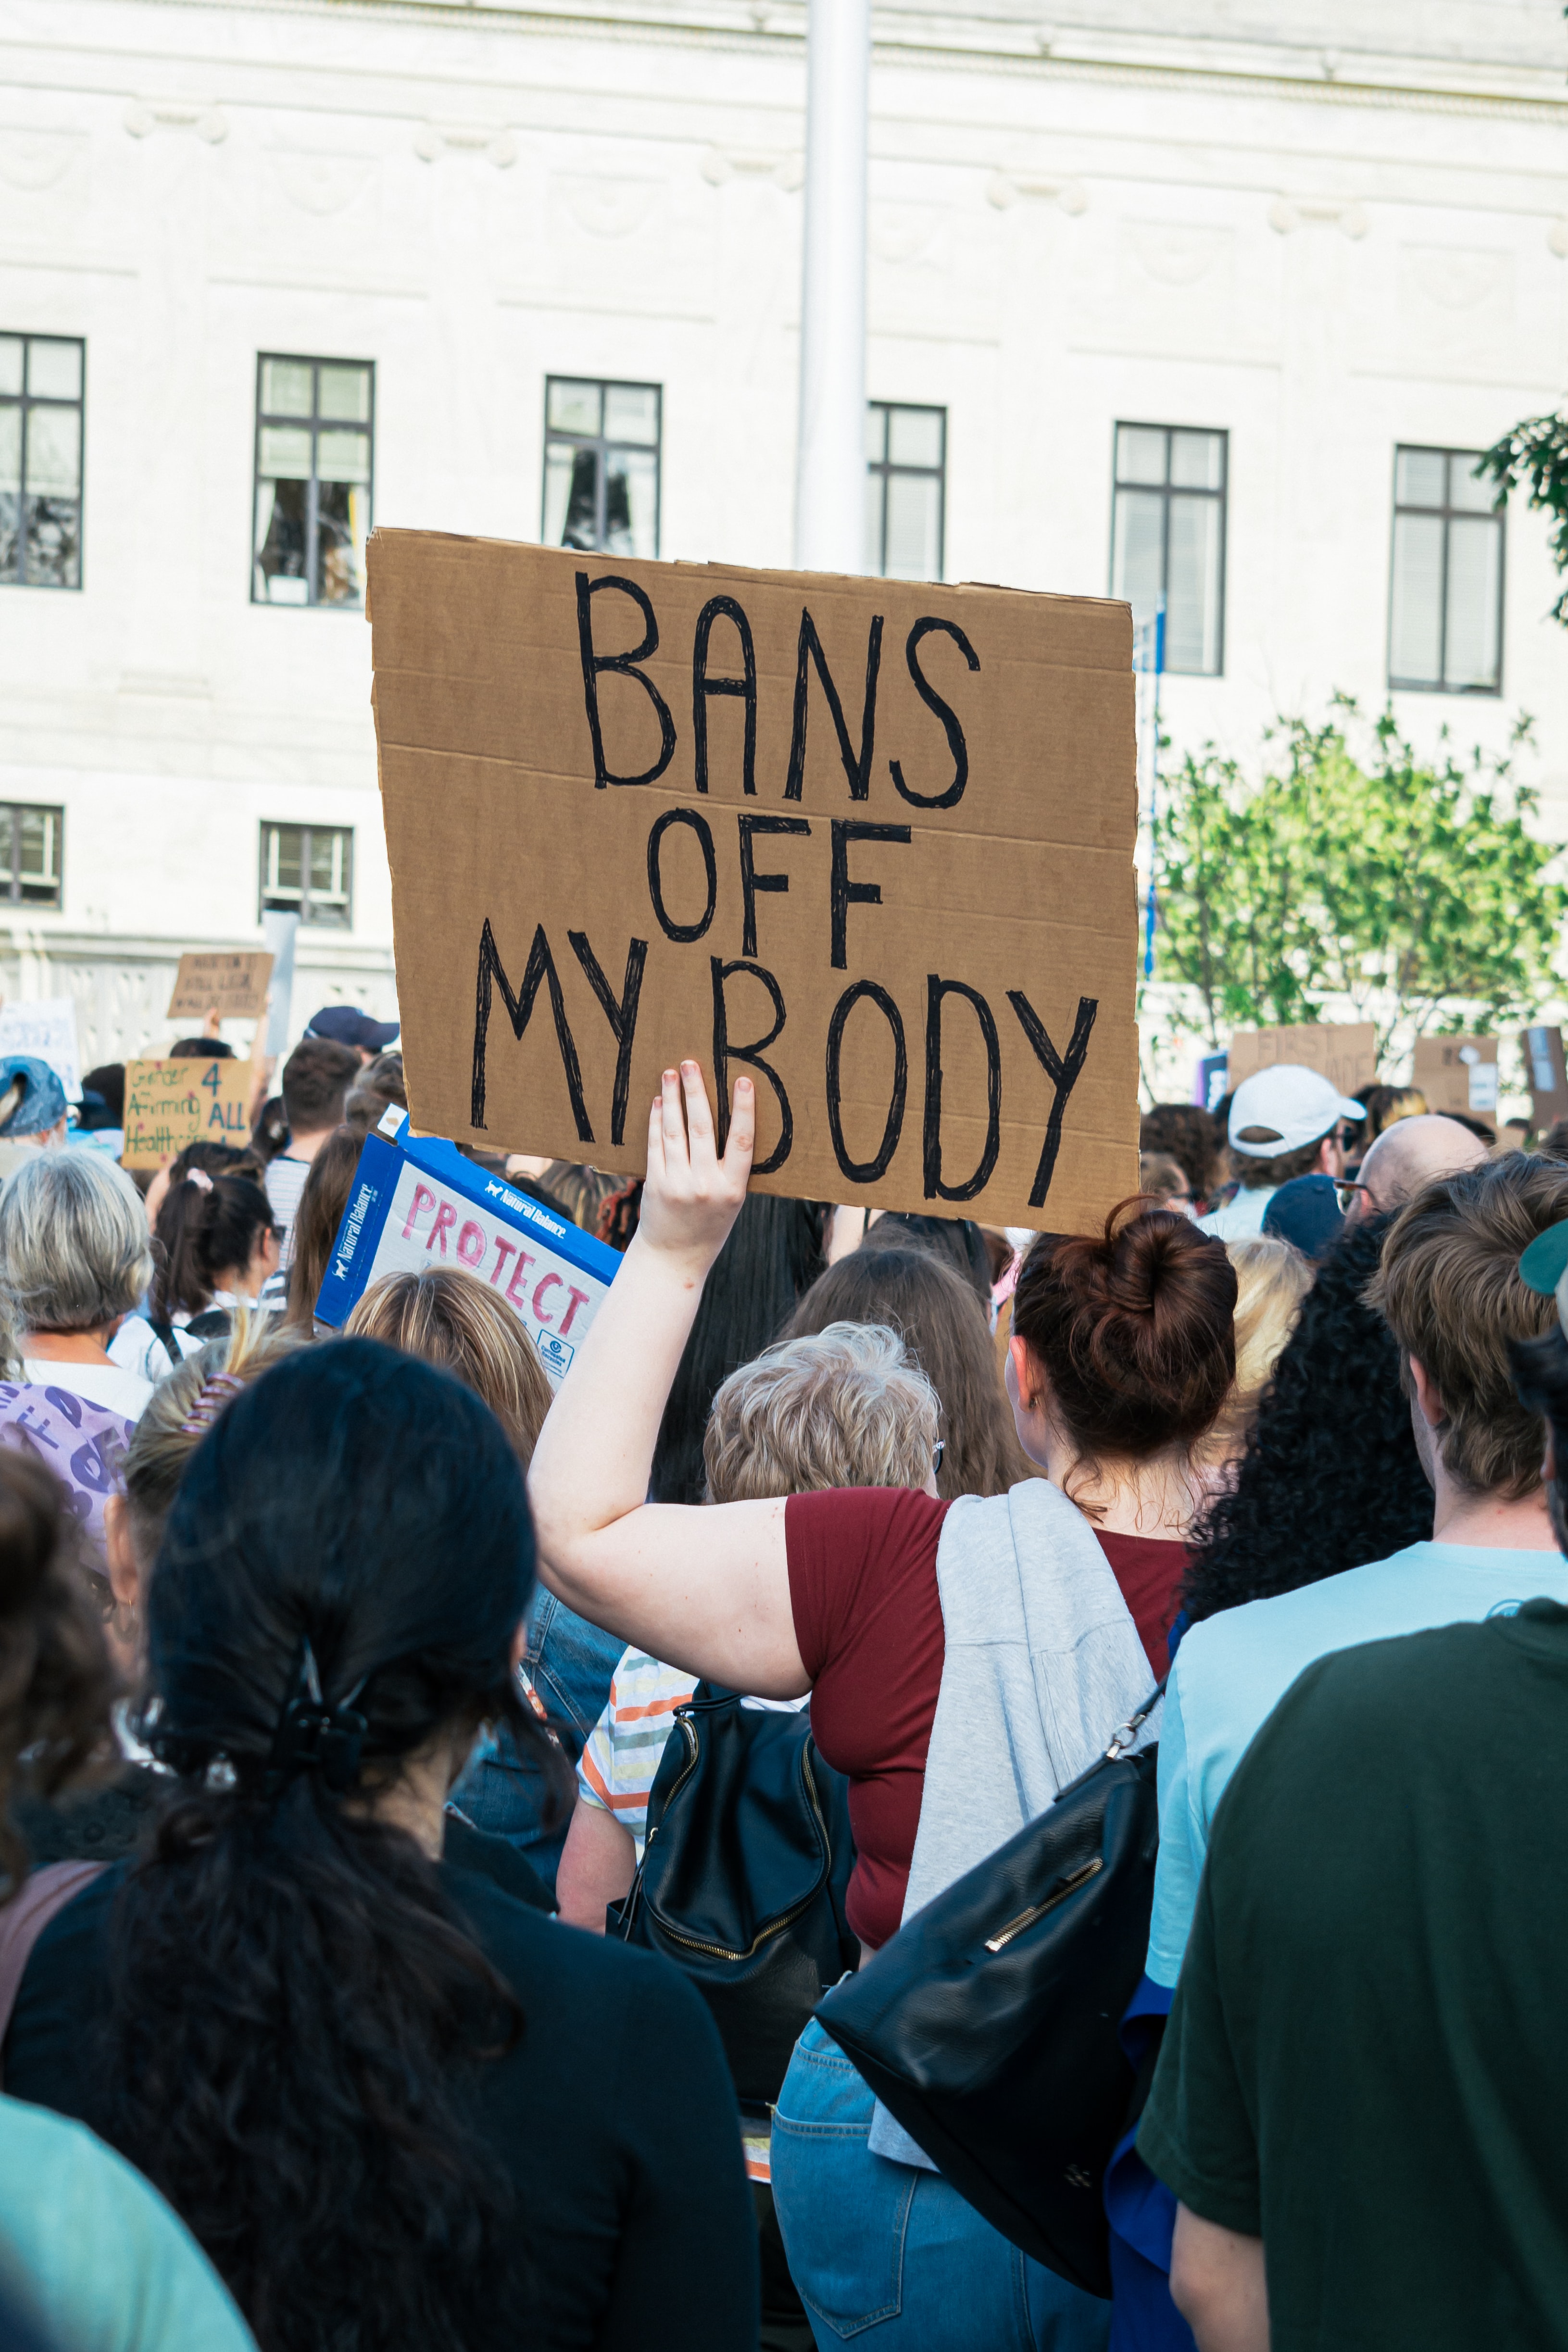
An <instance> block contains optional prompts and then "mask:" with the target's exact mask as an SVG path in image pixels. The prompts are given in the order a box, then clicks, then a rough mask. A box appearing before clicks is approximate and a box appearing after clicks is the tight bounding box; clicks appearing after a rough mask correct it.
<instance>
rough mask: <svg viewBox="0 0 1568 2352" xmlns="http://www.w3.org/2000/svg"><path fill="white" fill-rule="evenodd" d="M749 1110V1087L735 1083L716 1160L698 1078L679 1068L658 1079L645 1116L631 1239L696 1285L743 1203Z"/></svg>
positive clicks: (751, 1132)
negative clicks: (685, 1269) (643, 1170)
mask: <svg viewBox="0 0 1568 2352" xmlns="http://www.w3.org/2000/svg"><path fill="white" fill-rule="evenodd" d="M756 1110H757V1103H756V1091H755V1088H754V1087H753V1086H752V1080H751V1079H750V1078H746V1077H738V1078H737V1079H736V1080H735V1091H734V1097H733V1100H732V1103H731V1114H730V1133H729V1137H728V1139H727V1141H726V1144H725V1148H724V1152H723V1155H722V1157H721V1156H720V1153H719V1151H718V1149H717V1143H716V1139H715V1136H714V1129H713V1113H712V1109H711V1108H710V1104H709V1100H708V1090H707V1087H705V1085H704V1084H703V1079H702V1072H701V1070H700V1067H699V1066H698V1065H697V1063H695V1062H682V1064H681V1066H680V1068H679V1071H676V1070H666V1071H665V1073H664V1077H663V1082H662V1085H661V1087H660V1090H659V1094H658V1098H657V1100H656V1101H655V1102H654V1104H653V1107H652V1109H651V1110H650V1112H649V1114H648V1129H647V1179H646V1181H645V1182H644V1186H643V1198H642V1214H641V1219H640V1222H639V1223H638V1227H637V1234H638V1237H639V1239H642V1240H643V1241H644V1242H645V1243H646V1244H647V1247H648V1248H649V1249H653V1250H657V1251H658V1252H659V1253H660V1254H661V1255H669V1256H672V1257H683V1258H689V1259H690V1260H691V1261H692V1263H693V1265H694V1267H695V1268H696V1270H697V1272H698V1274H699V1277H700V1275H701V1274H702V1273H705V1272H706V1270H707V1268H708V1267H709V1266H710V1265H711V1264H712V1262H713V1260H714V1259H715V1258H716V1257H717V1256H718V1255H719V1252H720V1250H721V1248H722V1247H723V1245H724V1242H725V1239H726V1237H727V1236H728V1234H729V1231H730V1228H731V1225H732V1224H733V1223H734V1222H735V1219H736V1217H737V1216H738V1214H739V1213H740V1208H741V1203H742V1201H743V1200H744V1199H745V1197H746V1182H747V1179H748V1177H749V1176H750V1174H751V1170H752V1147H753V1144H754V1142H755V1138H756V1123H757V1120H756Z"/></svg>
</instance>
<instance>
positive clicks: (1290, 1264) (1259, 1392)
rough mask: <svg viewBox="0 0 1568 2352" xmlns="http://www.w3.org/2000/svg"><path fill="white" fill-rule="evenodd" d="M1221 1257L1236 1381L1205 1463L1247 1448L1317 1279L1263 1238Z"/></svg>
mask: <svg viewBox="0 0 1568 2352" xmlns="http://www.w3.org/2000/svg"><path fill="white" fill-rule="evenodd" d="M1225 1254H1226V1257H1228V1258H1229V1260H1230V1262H1231V1265H1233V1266H1234V1268H1235V1269H1236V1378H1235V1380H1234V1381H1232V1382H1231V1386H1230V1391H1229V1393H1228V1395H1227V1396H1226V1401H1225V1402H1224V1404H1223V1405H1222V1406H1221V1407H1220V1410H1219V1414H1218V1417H1217V1419H1216V1420H1215V1425H1214V1430H1213V1432H1212V1433H1211V1435H1210V1437H1209V1438H1208V1440H1207V1441H1206V1443H1205V1445H1204V1447H1203V1449H1202V1450H1203V1454H1204V1456H1205V1459H1214V1458H1215V1457H1216V1456H1217V1457H1218V1458H1219V1459H1221V1460H1229V1459H1230V1457H1231V1456H1232V1455H1234V1454H1239V1453H1240V1451H1241V1449H1242V1447H1243V1446H1244V1445H1245V1444H1246V1443H1247V1432H1248V1430H1249V1429H1250V1428H1251V1427H1252V1424H1253V1423H1254V1422H1255V1421H1256V1420H1257V1418H1258V1406H1259V1405H1260V1404H1261V1403H1262V1402H1263V1391H1264V1390H1265V1389H1266V1388H1267V1387H1268V1383H1269V1381H1271V1380H1272V1379H1273V1377H1274V1367H1275V1365H1276V1364H1277V1363H1278V1362H1279V1359H1280V1357H1281V1355H1282V1354H1283V1353H1284V1351H1285V1344H1286V1341H1287V1340H1288V1339H1289V1337H1290V1334H1291V1332H1292V1331H1293V1330H1294V1329H1295V1328H1296V1322H1297V1318H1298V1317H1299V1316H1300V1312H1301V1302H1302V1300H1303V1299H1304V1298H1305V1297H1306V1296H1307V1293H1308V1291H1309V1290H1310V1288H1311V1287H1312V1284H1313V1282H1314V1281H1315V1280H1316V1278H1317V1276H1316V1269H1315V1268H1314V1267H1313V1265H1311V1263H1310V1260H1309V1259H1307V1258H1305V1257H1303V1256H1302V1255H1301V1253H1300V1250H1299V1249H1296V1248H1294V1247H1293V1246H1292V1245H1291V1244H1290V1243H1289V1242H1286V1241H1279V1240H1277V1239H1275V1238H1274V1236H1273V1235H1271V1234H1259V1235H1258V1236H1257V1238H1256V1239H1253V1240H1248V1241H1239V1242H1227V1243H1226V1252H1225Z"/></svg>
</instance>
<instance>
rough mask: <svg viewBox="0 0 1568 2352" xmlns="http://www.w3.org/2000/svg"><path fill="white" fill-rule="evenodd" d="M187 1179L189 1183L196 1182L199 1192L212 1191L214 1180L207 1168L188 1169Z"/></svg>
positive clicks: (186, 1172)
mask: <svg viewBox="0 0 1568 2352" xmlns="http://www.w3.org/2000/svg"><path fill="white" fill-rule="evenodd" d="M185 1181H186V1183H187V1184H194V1185H195V1188H196V1190H197V1192H211V1191H212V1188H213V1180H212V1178H211V1177H210V1176H209V1175H208V1174H207V1171H206V1170H205V1168H190V1169H187V1170H186V1171H185Z"/></svg>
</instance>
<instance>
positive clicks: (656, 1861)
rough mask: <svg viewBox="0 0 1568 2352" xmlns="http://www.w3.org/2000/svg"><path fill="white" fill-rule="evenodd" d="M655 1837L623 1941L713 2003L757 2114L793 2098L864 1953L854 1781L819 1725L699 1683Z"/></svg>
mask: <svg viewBox="0 0 1568 2352" xmlns="http://www.w3.org/2000/svg"><path fill="white" fill-rule="evenodd" d="M647 1819H648V1829H647V1843H646V1844H645V1846H644V1849H643V1858H642V1864H641V1866H640V1868H639V1869H638V1871H637V1877H636V1879H635V1880H634V1881H633V1884H632V1889H631V1892H630V1894H629V1895H626V1898H625V1900H624V1901H623V1902H620V1903H612V1904H611V1905H610V1906H609V1908H608V1910H607V1911H606V1913H605V1931H606V1933H607V1934H609V1935H612V1936H618V1937H621V1938H622V1940H623V1941H624V1942H626V1943H628V1944H640V1945H642V1946H643V1947H645V1948H647V1950H650V1951H655V1952H662V1953H663V1954H664V1956H665V1958H667V1959H670V1960H673V1961H674V1962H675V1964H676V1966H677V1967H678V1968H679V1969H682V1970H683V1971H684V1973H685V1974H686V1975H687V1976H689V1978H690V1979H691V1981H692V1983H693V1984H694V1985H695V1986H696V1988H697V1990H698V1991H699V1992H700V1994H701V1995H702V1997H703V1999H704V2000H706V2002H707V2003H708V2006H709V2009H710V2011H711V2012H712V2015H713V2021H714V2023H715V2024H716V2025H717V2026H718V2028H719V2033H720V2038H721V2041H722V2042H723V2044H724V2054H725V2056H726V2057H727V2058H728V2060H729V2062H730V2072H731V2074H732V2075H733V2076H734V2079H735V2089H736V2092H737V2094H738V2095H739V2097H740V2098H741V2100H742V2103H743V2104H745V2105H767V2104H768V2103H769V2102H771V2101H772V2100H774V2099H776V2098H777V2097H778V2095H779V2092H780V2089H781V2088H782V2086H783V2084H784V2072H785V2069H786V2068H787V2066H788V2064H789V2061H790V2053H791V2051H792V2050H793V2049H794V2048H795V2041H796V2038H797V2036H798V2035H799V2033H800V2032H801V2030H802V2028H803V2027H804V2026H805V2022H806V2021H807V2019H808V2018H809V2017H810V2015H811V2013H812V2011H813V2010H814V2009H815V2008H816V2004H817V2002H818V2001H819V2000H821V1998H822V1995H823V1993H824V1991H825V1990H826V1988H827V1987H828V1986H829V1985H831V1984H835V1983H837V1980H838V1979H839V1978H840V1977H841V1976H842V1975H843V1974H844V1971H845V1970H846V1969H852V1968H854V1966H855V1965H856V1961H857V1959H858V1954H859V1946H858V1942H857V1940H856V1938H855V1937H854V1936H853V1935H852V1934H851V1932H850V1929H849V1926H848V1923H847V1920H846V1918H845V1915H844V1899H845V1895H846V1894H847V1890H848V1885H849V1873H850V1869H851V1867H852V1866H853V1864H854V1859H855V1855H854V1847H853V1845H852V1843H851V1840H850V1834H849V1806H848V1784H847V1781H846V1780H845V1779H844V1777H843V1775H842V1774H841V1773H838V1772H836V1771H834V1769H833V1768H832V1766H831V1765H828V1764H825V1763H824V1762H823V1760H822V1758H821V1757H820V1756H819V1755H818V1754H817V1751H816V1741H815V1740H814V1739H813V1738H812V1736H811V1722H810V1717H809V1716H808V1715H807V1714H806V1713H805V1710H804V1709H803V1710H802V1711H801V1713H799V1714H791V1713H787V1712H779V1711H776V1710H773V1709H760V1708H755V1707H742V1704H741V1700H740V1696H739V1694H738V1693H736V1692H733V1691H723V1690H719V1689H715V1688H710V1686H709V1685H707V1684H706V1683H699V1685H697V1690H696V1693H695V1694H694V1696H693V1697H692V1698H691V1699H690V1700H689V1702H688V1704H687V1705H686V1706H682V1707H679V1708H678V1709H677V1712H676V1717H675V1728H674V1730H673V1731H672V1732H671V1734H670V1736H669V1738H668V1742H667V1743H666V1746H665V1750H664V1755H663V1757H662V1758H661V1759H660V1762H659V1768H658V1773H657V1774H656V1776H655V1779H654V1784H653V1788H652V1790H651V1791H650V1792H649V1797H648V1812H647Z"/></svg>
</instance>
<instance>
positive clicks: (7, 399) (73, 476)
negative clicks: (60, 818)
mask: <svg viewBox="0 0 1568 2352" xmlns="http://www.w3.org/2000/svg"><path fill="white" fill-rule="evenodd" d="M86 360H87V346H86V344H85V343H83V342H80V341H78V340H76V339H75V338H73V337H71V336H66V335H0V582H4V583H8V584H9V585H11V586H13V587H23V588H79V587H80V586H81V396H82V373H83V370H84V367H85V364H86ZM12 896H13V897H15V896H16V893H15V891H13V893H12ZM49 903H50V904H58V900H51V901H50V902H49Z"/></svg>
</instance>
